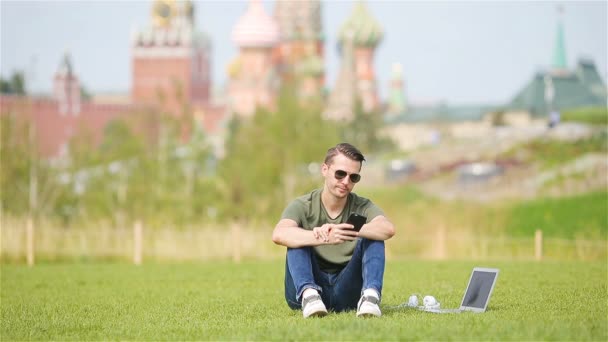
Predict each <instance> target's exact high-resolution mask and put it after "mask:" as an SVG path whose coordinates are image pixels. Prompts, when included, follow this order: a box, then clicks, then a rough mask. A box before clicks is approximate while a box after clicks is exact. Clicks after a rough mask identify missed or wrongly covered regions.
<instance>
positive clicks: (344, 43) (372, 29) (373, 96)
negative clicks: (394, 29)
mask: <svg viewBox="0 0 608 342" xmlns="http://www.w3.org/2000/svg"><path fill="white" fill-rule="evenodd" d="M383 35H384V33H383V30H382V27H381V26H380V24H379V23H378V22H377V21H376V19H375V18H374V17H373V16H372V15H371V13H370V12H369V10H368V8H367V6H366V5H365V3H363V2H361V1H359V2H357V3H356V4H355V6H354V8H353V11H352V13H351V15H350V17H349V18H348V19H347V20H346V22H345V23H344V24H343V25H342V27H341V28H340V32H339V50H340V56H341V61H340V71H339V73H338V77H337V79H336V84H335V86H334V87H333V89H332V90H331V93H330V96H329V100H328V104H327V108H326V110H325V113H324V115H325V117H327V118H330V119H335V120H343V119H345V120H350V119H352V118H353V116H354V109H355V106H356V101H360V102H361V106H362V109H363V110H364V111H365V112H373V111H376V110H378V109H379V107H380V100H379V98H378V90H377V86H376V72H375V69H374V53H375V50H376V47H377V46H378V44H379V43H380V41H381V40H382V37H383Z"/></svg>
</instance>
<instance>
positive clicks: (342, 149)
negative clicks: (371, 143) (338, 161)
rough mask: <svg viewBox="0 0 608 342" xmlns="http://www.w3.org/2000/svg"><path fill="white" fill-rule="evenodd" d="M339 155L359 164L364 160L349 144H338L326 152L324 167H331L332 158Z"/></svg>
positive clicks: (359, 152)
mask: <svg viewBox="0 0 608 342" xmlns="http://www.w3.org/2000/svg"><path fill="white" fill-rule="evenodd" d="M339 153H342V154H343V155H345V156H346V157H347V158H348V159H352V160H355V161H358V162H361V163H363V161H364V160H365V157H364V156H363V154H362V153H361V151H359V150H358V149H357V148H356V147H355V146H353V145H351V144H349V143H340V144H338V145H336V146H334V147H332V148H330V149H329V150H327V154H326V155H325V161H324V163H325V164H326V165H331V163H332V162H333V160H334V157H335V156H337V155H338V154H339Z"/></svg>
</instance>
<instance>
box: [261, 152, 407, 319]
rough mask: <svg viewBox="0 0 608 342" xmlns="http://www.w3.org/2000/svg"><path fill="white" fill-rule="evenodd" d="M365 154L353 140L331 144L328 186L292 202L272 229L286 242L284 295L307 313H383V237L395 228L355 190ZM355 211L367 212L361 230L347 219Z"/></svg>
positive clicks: (278, 239) (324, 172) (327, 158)
mask: <svg viewBox="0 0 608 342" xmlns="http://www.w3.org/2000/svg"><path fill="white" fill-rule="evenodd" d="M364 160H365V158H364V157H363V154H361V152H360V151H359V150H358V149H357V148H356V147H354V146H352V145H350V144H347V143H342V144H338V145H336V146H335V147H332V148H330V149H329V150H328V151H327V155H326V156H325V161H324V162H323V165H322V166H321V173H322V175H323V178H324V183H323V187H322V188H319V189H316V190H313V191H312V192H310V193H308V194H306V195H304V196H300V197H298V198H296V199H295V200H293V201H292V202H291V203H289V205H288V206H287V207H286V208H285V210H284V211H283V214H282V215H281V219H280V220H279V222H278V223H277V225H276V227H275V228H274V231H273V233H272V240H273V241H274V243H276V244H279V245H282V246H285V247H287V261H286V266H285V300H286V301H287V305H289V307H290V308H292V309H294V310H297V309H300V308H301V309H302V313H303V315H304V318H307V317H311V316H325V315H326V314H327V310H328V309H329V310H333V311H336V312H341V311H346V310H354V309H356V310H357V316H381V315H382V313H381V311H380V306H379V304H380V299H381V294H382V283H383V277H384V264H385V257H384V240H387V239H390V238H391V237H392V236H393V235H394V234H395V228H394V227H393V224H392V223H391V222H390V221H389V220H388V219H387V218H386V217H385V216H384V213H383V212H382V210H381V209H380V208H379V207H377V206H376V205H374V203H372V202H371V201H370V200H368V199H366V198H363V197H360V196H358V195H356V194H355V193H353V192H352V191H353V188H354V187H355V184H356V183H358V182H359V180H361V176H360V175H359V172H360V171H361V166H362V163H363V161H364ZM351 213H358V214H362V215H364V216H366V217H367V221H366V223H365V224H364V225H363V226H362V228H361V230H360V231H359V232H357V231H355V230H354V229H353V225H352V224H348V223H346V221H347V220H348V217H349V216H350V215H351Z"/></svg>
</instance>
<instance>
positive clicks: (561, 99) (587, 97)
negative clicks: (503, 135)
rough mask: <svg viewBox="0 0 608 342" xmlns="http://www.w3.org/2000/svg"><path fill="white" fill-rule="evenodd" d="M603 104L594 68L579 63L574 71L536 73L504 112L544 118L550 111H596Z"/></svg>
mask: <svg viewBox="0 0 608 342" xmlns="http://www.w3.org/2000/svg"><path fill="white" fill-rule="evenodd" d="M606 101H607V99H606V85H605V84H604V82H603V81H602V79H601V78H600V76H599V74H598V72H597V70H596V68H595V65H594V64H593V62H591V61H588V60H582V61H580V62H579V64H578V67H577V69H576V70H575V71H565V72H558V73H556V72H550V71H549V72H538V73H537V74H536V75H534V77H533V78H532V80H530V82H528V83H527V84H526V85H525V86H524V87H523V88H522V90H520V91H519V92H518V93H517V95H515V97H514V98H513V100H511V102H510V103H508V104H507V105H506V106H505V108H504V109H507V110H525V111H529V112H530V113H531V114H532V115H547V114H548V112H549V110H550V109H551V108H552V109H556V110H559V111H562V110H566V109H571V108H580V107H599V106H606Z"/></svg>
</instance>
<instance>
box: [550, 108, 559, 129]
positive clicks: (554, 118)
mask: <svg viewBox="0 0 608 342" xmlns="http://www.w3.org/2000/svg"><path fill="white" fill-rule="evenodd" d="M560 117H561V115H560V113H559V111H558V110H552V111H551V113H549V128H553V127H555V126H557V124H558V123H559V121H560Z"/></svg>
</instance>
